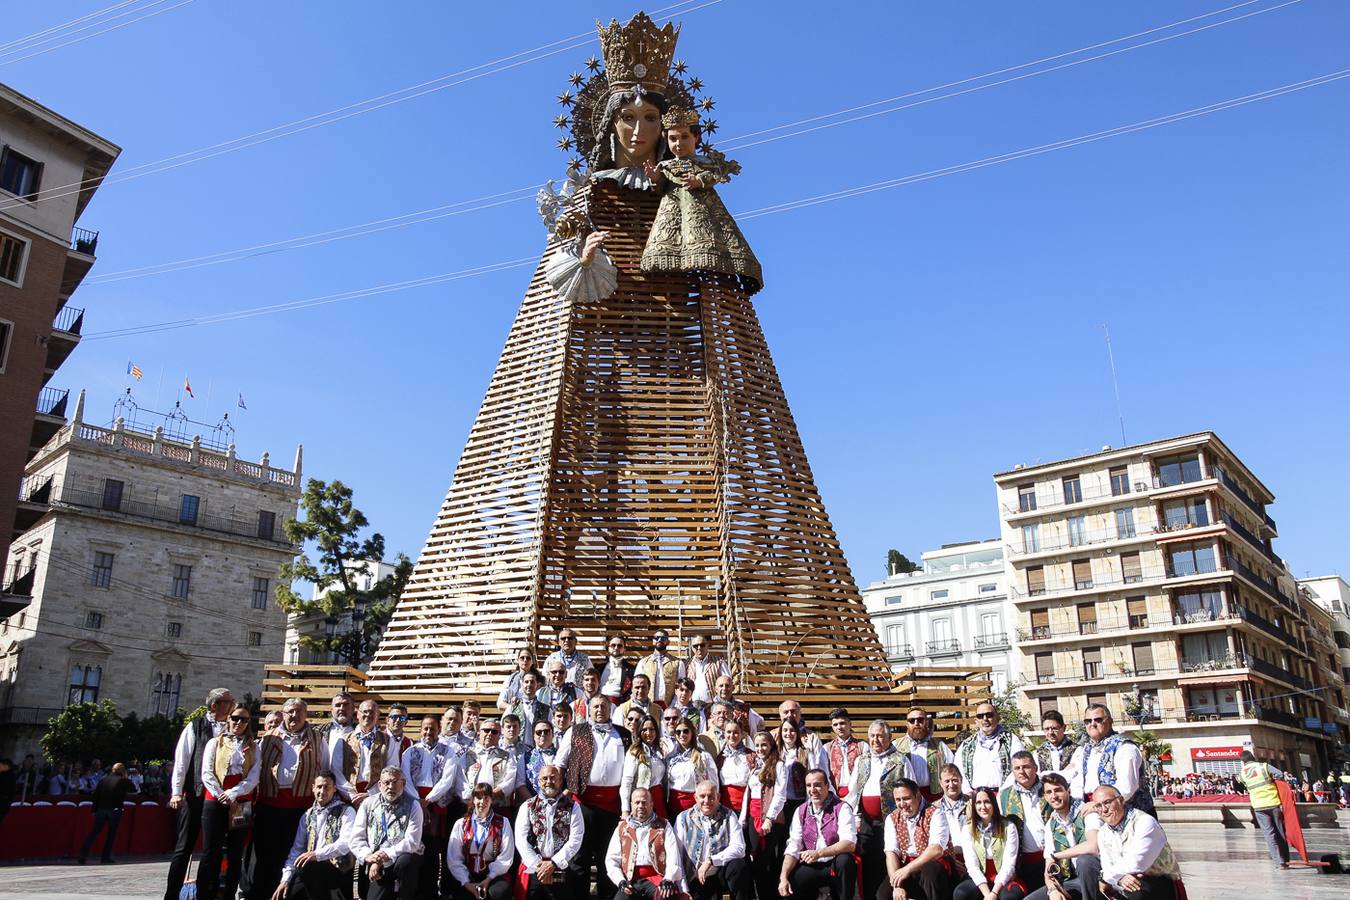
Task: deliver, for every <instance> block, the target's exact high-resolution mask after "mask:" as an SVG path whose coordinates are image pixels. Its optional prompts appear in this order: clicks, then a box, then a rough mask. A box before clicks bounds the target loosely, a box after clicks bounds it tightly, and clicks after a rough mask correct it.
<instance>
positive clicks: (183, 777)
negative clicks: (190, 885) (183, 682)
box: [164, 688, 234, 900]
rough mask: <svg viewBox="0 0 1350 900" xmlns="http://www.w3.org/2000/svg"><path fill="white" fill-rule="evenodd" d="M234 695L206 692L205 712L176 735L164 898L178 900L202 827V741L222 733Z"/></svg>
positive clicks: (227, 720) (220, 691)
mask: <svg viewBox="0 0 1350 900" xmlns="http://www.w3.org/2000/svg"><path fill="white" fill-rule="evenodd" d="M233 708H234V695H233V694H231V693H230V692H229V690H228V689H226V688H216V689H215V690H213V691H211V693H209V694H207V695H206V715H204V716H200V717H199V718H197V719H195V720H193V721H191V722H189V723H188V724H187V725H185V726H184V727H183V731H182V733H181V734H179V736H178V744H177V746H176V747H175V749H174V754H173V779H172V788H171V791H172V796H170V798H169V808H170V809H173V810H175V811H176V813H177V818H176V822H177V828H176V831H177V840H176V841H175V842H174V848H173V857H172V858H171V859H170V860H169V879H168V883H167V884H166V885H165V887H164V900H178V894H179V892H180V891H182V889H183V879H184V878H186V877H187V870H188V863H190V862H191V861H192V848H193V847H195V846H196V845H197V837H198V835H200V834H201V829H202V759H203V756H204V754H205V753H206V744H207V742H208V741H210V740H211V739H212V738H213V737H216V736H217V735H220V734H224V733H225V727H226V725H228V724H229V716H230V710H232V709H233Z"/></svg>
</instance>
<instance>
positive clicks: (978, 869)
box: [960, 822, 1022, 893]
mask: <svg viewBox="0 0 1350 900" xmlns="http://www.w3.org/2000/svg"><path fill="white" fill-rule="evenodd" d="M1017 830H1018V829H1017V823H1015V822H1007V823H1005V824H1004V826H1003V841H1004V844H1003V858H1002V859H1001V860H999V861H998V871H997V873H995V875H994V880H993V881H990V880H989V879H988V878H986V877H985V875H984V867H983V866H982V865H980V858H979V856H977V855H976V853H975V844H974V841H978V840H981V838H980V837H975V838H972V837H971V836H970V831H969V829H966V828H963V829H961V840H960V844H961V855H962V856H963V857H965V860H966V872H967V873H968V874H969V875H970V880H971V881H973V882H975V883H976V884H987V885H989V886H990V887H992V888H994V893H998V892H999V891H1000V890H1002V889H1003V888H1004V887H1006V886H1007V884H1008V882H1009V881H1011V880H1012V877H1013V873H1014V872H1016V871H1017V854H1018V853H1020V852H1021V846H1022V845H1021V844H1020V843H1019V841H1018V837H1017ZM991 846H992V843H991ZM986 855H987V854H986Z"/></svg>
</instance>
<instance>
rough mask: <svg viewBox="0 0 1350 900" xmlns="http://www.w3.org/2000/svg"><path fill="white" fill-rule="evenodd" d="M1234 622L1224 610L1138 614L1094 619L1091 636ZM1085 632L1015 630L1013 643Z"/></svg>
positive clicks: (1044, 628) (1046, 628) (1041, 627)
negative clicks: (1153, 614)
mask: <svg viewBox="0 0 1350 900" xmlns="http://www.w3.org/2000/svg"><path fill="white" fill-rule="evenodd" d="M1234 619H1237V614H1236V613H1230V612H1225V611H1224V610H1208V609H1207V610H1201V611H1199V612H1192V613H1189V614H1187V615H1182V614H1180V613H1178V614H1176V615H1170V616H1169V615H1161V616H1157V615H1155V616H1148V615H1144V614H1142V613H1136V614H1134V615H1132V616H1130V617H1129V618H1128V619H1119V618H1109V619H1098V620H1097V629H1096V631H1094V632H1091V634H1096V635H1109V634H1119V633H1124V632H1130V631H1138V630H1140V629H1143V628H1161V627H1163V626H1173V625H1196V624H1200V623H1206V622H1215V623H1218V622H1225V621H1231V620H1234ZM1084 634H1088V632H1084V631H1082V630H1080V627H1079V626H1073V627H1070V628H1062V629H1052V628H1051V627H1050V626H1049V625H1037V626H1035V627H1034V628H1030V629H1027V628H1018V629H1017V639H1018V640H1019V641H1023V642H1027V641H1045V640H1049V639H1051V638H1057V637H1081V636H1083V635H1084Z"/></svg>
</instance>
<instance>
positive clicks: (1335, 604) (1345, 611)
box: [1298, 575, 1350, 762]
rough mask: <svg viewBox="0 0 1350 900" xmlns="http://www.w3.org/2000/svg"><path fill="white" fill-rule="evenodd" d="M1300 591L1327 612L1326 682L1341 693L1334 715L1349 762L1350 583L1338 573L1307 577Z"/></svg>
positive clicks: (1333, 711) (1302, 581) (1324, 642)
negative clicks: (1328, 643) (1328, 645)
mask: <svg viewBox="0 0 1350 900" xmlns="http://www.w3.org/2000/svg"><path fill="white" fill-rule="evenodd" d="M1298 587H1299V592H1300V593H1301V594H1302V595H1303V596H1304V597H1305V598H1306V599H1307V600H1309V601H1310V602H1312V603H1314V604H1316V606H1317V607H1318V608H1319V609H1322V610H1324V611H1325V612H1326V630H1325V633H1324V635H1323V637H1324V638H1325V639H1327V640H1329V641H1330V644H1331V646H1330V647H1327V646H1326V640H1324V641H1323V643H1322V646H1323V648H1324V650H1325V651H1326V652H1327V656H1328V661H1327V670H1328V671H1327V682H1328V683H1329V684H1330V685H1332V689H1333V691H1334V692H1338V693H1339V694H1340V698H1341V699H1340V700H1339V701H1333V702H1334V703H1335V706H1334V707H1333V709H1332V714H1333V716H1334V718H1335V721H1336V724H1337V725H1338V727H1339V731H1340V738H1341V755H1342V758H1343V760H1344V761H1345V762H1350V702H1348V701H1350V690H1347V685H1350V584H1347V583H1346V581H1345V579H1344V578H1341V577H1340V576H1339V575H1325V576H1322V577H1320V578H1304V579H1301V580H1300V581H1299V583H1298Z"/></svg>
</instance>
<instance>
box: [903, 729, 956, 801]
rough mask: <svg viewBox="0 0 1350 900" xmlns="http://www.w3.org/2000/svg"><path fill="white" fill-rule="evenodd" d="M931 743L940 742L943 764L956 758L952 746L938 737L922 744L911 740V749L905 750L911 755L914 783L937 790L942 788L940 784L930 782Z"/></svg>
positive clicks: (910, 762)
mask: <svg viewBox="0 0 1350 900" xmlns="http://www.w3.org/2000/svg"><path fill="white" fill-rule="evenodd" d="M930 744H938V745H939V746H940V747H941V752H940V753H939V754H938V755H939V757H941V759H942V764H943V765H946V764H947V763H949V762H951V761H952V760H953V759H955V758H956V757H954V756H953V755H952V750H951V748H950V747H948V746H947V745H946V744H942V743H941V742H939V741H938V740H937V738H931V737H930V738H928V739H927V740H925V741H924V742H923V743H922V744H919V743H916V742H914V741H910V743H909V750H908V751H906V752H905V755H906V756H908V757H909V770H910V772H911V775H910V777H911V778H913V779H914V783H915V784H917V785H918V786H919V787H921V788H929V789H930V790H933V791H937V790H939V789H940V786H939V785H929V783H928V747H929V745H930Z"/></svg>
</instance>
